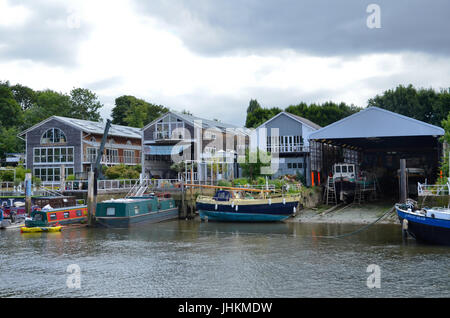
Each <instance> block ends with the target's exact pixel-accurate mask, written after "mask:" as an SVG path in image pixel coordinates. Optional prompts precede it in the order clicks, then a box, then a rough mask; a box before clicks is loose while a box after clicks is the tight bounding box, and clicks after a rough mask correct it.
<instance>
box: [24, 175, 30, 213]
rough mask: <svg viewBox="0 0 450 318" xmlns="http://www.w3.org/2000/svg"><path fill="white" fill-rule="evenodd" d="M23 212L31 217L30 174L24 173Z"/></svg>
mask: <svg viewBox="0 0 450 318" xmlns="http://www.w3.org/2000/svg"><path fill="white" fill-rule="evenodd" d="M25 211H26V213H27V215H28V216H30V215H31V173H25Z"/></svg>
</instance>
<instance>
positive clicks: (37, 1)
mask: <svg viewBox="0 0 450 318" xmlns="http://www.w3.org/2000/svg"><path fill="white" fill-rule="evenodd" d="M449 15H450V1H447V0H433V1H425V0H396V1H390V0H383V1H377V0H372V1H361V0H340V1H337V0H327V1H325V0H314V1H312V0H239V1H237V0H151V1H143V0H141V1H140V0H129V1H125V0H123V1H121V0H117V1H103V0H95V1H92V0H91V1H84V0H79V1H72V0H65V1H59V0H0V81H5V80H9V81H10V83H11V84H16V83H21V84H22V85H26V86H29V87H31V88H33V89H35V90H41V89H47V88H49V89H53V90H56V91H60V92H64V93H68V92H70V90H71V89H72V88H74V87H83V88H89V89H90V90H92V91H94V92H95V93H96V94H97V95H98V97H99V99H100V101H101V102H102V103H103V104H104V105H105V106H104V107H103V109H102V111H101V115H102V117H104V118H109V117H110V113H111V109H112V108H113V107H114V100H115V98H117V97H119V96H122V95H133V96H136V97H138V98H143V99H145V100H146V101H148V102H151V103H154V104H159V105H164V106H166V107H169V108H171V109H173V110H177V111H182V110H189V111H190V112H191V113H193V114H194V115H196V116H200V117H204V118H207V119H219V120H221V121H223V122H226V123H231V124H235V125H243V124H244V122H245V116H246V109H247V107H248V104H249V101H250V99H257V100H258V102H259V103H260V104H261V105H262V106H263V107H280V108H285V107H287V106H289V105H295V104H298V103H300V102H306V103H323V102H326V101H334V102H345V103H347V104H354V105H357V106H360V107H365V106H366V105H367V101H368V99H369V98H371V97H374V96H375V95H377V94H382V93H383V91H385V90H388V89H392V88H395V87H396V86H397V85H400V84H401V85H408V84H412V85H414V86H415V87H424V88H430V87H432V88H434V89H436V90H439V89H441V88H448V87H450V84H449V76H450V32H449V31H450V18H449Z"/></svg>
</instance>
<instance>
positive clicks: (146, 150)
mask: <svg viewBox="0 0 450 318" xmlns="http://www.w3.org/2000/svg"><path fill="white" fill-rule="evenodd" d="M248 142H249V141H248V134H247V133H246V131H245V130H244V129H242V128H239V127H237V126H235V125H231V124H226V123H223V122H221V121H217V120H208V119H204V118H200V117H196V116H192V115H190V114H184V113H179V112H175V111H169V112H167V113H165V114H164V115H162V116H160V117H159V118H157V119H155V120H154V121H152V122H151V123H149V124H148V125H147V126H145V127H144V128H142V155H143V157H144V158H143V159H142V162H143V167H142V168H143V169H142V170H143V174H144V175H145V176H147V177H150V178H162V179H177V178H180V177H181V174H182V173H183V172H181V171H176V170H174V169H172V168H171V167H172V165H173V164H174V162H175V161H174V156H176V157H177V158H178V159H177V160H181V161H183V162H194V161H195V165H194V168H193V169H194V171H193V173H192V176H191V173H186V172H184V173H185V174H186V176H185V178H186V179H190V178H191V177H192V178H193V179H194V180H195V181H197V180H200V181H211V180H218V179H221V178H224V179H225V178H226V179H230V178H232V177H238V176H239V168H238V165H237V157H238V156H239V155H245V149H246V145H248ZM178 156H179V157H178Z"/></svg>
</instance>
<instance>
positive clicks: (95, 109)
mask: <svg viewBox="0 0 450 318" xmlns="http://www.w3.org/2000/svg"><path fill="white" fill-rule="evenodd" d="M70 103H71V107H70V112H69V117H72V118H78V119H84V120H92V121H99V120H100V119H101V117H100V113H99V111H100V109H101V108H102V107H103V104H102V103H100V101H99V100H98V97H97V95H96V94H95V93H93V92H91V91H90V90H88V89H86V88H74V89H72V91H71V92H70Z"/></svg>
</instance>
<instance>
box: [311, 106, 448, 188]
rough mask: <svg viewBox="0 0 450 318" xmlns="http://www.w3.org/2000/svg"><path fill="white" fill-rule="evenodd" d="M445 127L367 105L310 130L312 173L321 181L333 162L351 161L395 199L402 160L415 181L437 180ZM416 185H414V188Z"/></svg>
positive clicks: (324, 180)
mask: <svg viewBox="0 0 450 318" xmlns="http://www.w3.org/2000/svg"><path fill="white" fill-rule="evenodd" d="M442 135H444V129H442V128H441V127H437V126H433V125H430V124H428V123H425V122H422V121H419V120H416V119H413V118H410V117H406V116H403V115H400V114H397V113H394V112H391V111H388V110H385V109H381V108H378V107H368V108H366V109H364V110H362V111H360V112H358V113H356V114H353V115H351V116H349V117H346V118H344V119H341V120H339V121H337V122H335V123H333V124H331V125H328V126H326V127H324V128H321V129H319V130H317V131H315V132H313V133H311V134H310V136H309V139H310V147H311V170H312V171H311V172H312V173H311V175H312V177H313V178H315V183H316V184H317V183H321V184H323V183H324V182H326V180H327V176H328V175H330V173H331V168H332V166H333V164H335V163H354V164H357V165H358V166H359V168H360V169H361V170H363V171H370V172H372V173H373V174H375V176H376V177H377V179H378V183H379V186H380V190H381V193H382V194H383V195H388V196H389V195H390V196H392V197H398V193H399V169H400V159H406V167H407V168H408V169H410V171H414V172H415V175H414V176H413V177H414V178H416V179H411V180H410V182H411V181H414V182H412V186H411V187H410V190H411V192H414V188H417V182H425V181H427V182H428V183H432V182H435V180H436V178H437V177H438V174H439V171H438V170H439V163H440V158H441V155H442V144H441V143H440V141H439V138H440V137H441V136H442ZM414 183H415V186H414Z"/></svg>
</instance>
